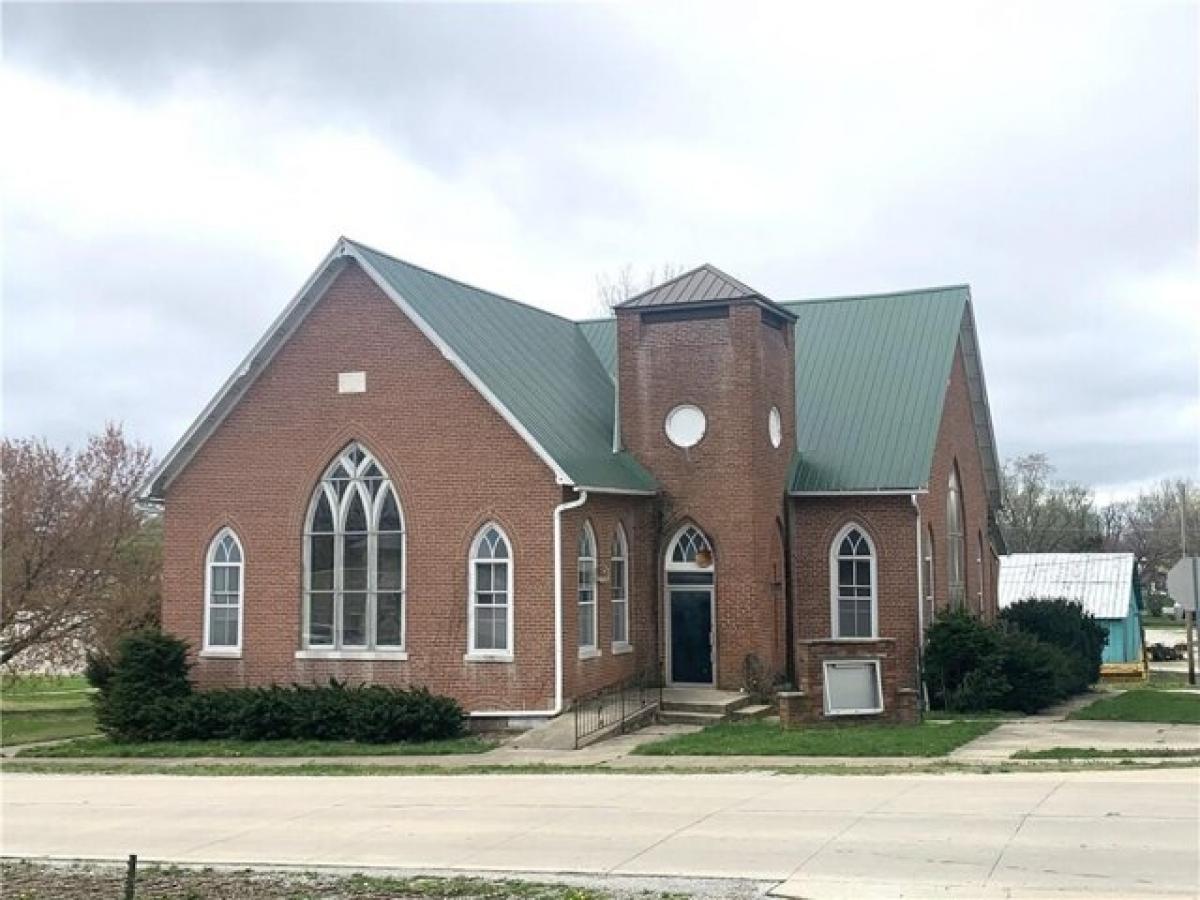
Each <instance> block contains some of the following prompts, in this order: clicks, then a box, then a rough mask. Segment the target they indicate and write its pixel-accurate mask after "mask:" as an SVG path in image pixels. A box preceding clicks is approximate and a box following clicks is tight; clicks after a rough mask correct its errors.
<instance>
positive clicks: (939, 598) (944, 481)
mask: <svg viewBox="0 0 1200 900" xmlns="http://www.w3.org/2000/svg"><path fill="white" fill-rule="evenodd" d="M974 428H975V426H974V420H973V418H972V416H971V396H970V392H969V389H968V387H967V373H966V369H965V367H964V365H963V359H962V350H961V348H958V349H956V350H955V353H954V365H953V368H952V369H951V372H950V382H949V384H948V385H947V386H946V403H945V408H944V411H943V413H942V423H941V426H940V428H939V429H938V437H937V446H936V448H935V450H934V454H933V468H932V470H931V472H930V478H929V493H928V494H924V495H920V496H919V497H918V498H917V503H918V505H919V506H920V508H921V519H922V522H923V523H925V524H928V525H931V526H932V527H933V549H934V554H933V557H934V559H933V576H934V577H933V588H934V590H933V597H934V602H935V605H936V608H937V609H945V608H946V606H947V605H948V604H949V598H948V596H947V581H948V577H947V575H948V571H947V565H948V557H947V547H948V535H947V529H946V493H947V491H948V489H949V485H950V473H951V471H952V470H953V468H954V467H955V466H957V467H958V478H959V484H960V486H961V488H962V501H963V522H964V525H965V528H964V532H965V534H966V543H967V552H966V605H967V609H969V610H972V611H977V612H978V611H981V612H982V614H983V615H984V617H985V618H988V619H991V618H994V617H995V615H996V609H997V592H996V580H997V578H998V575H999V565H997V563H996V561H995V557H994V553H993V551H992V547H991V544H990V540H989V537H988V506H987V504H988V500H987V486H986V483H985V482H984V479H983V467H982V464H981V461H980V457H979V448H978V445H977V444H976V443H975V430H974ZM980 536H982V538H983V550H984V553H983V580H982V581H983V583H982V599H981V597H980V590H981V585H980V577H979V563H978V558H979V537H980ZM928 613H929V611H928V610H927V611H926V621H927V622H928V621H929V619H930V616H929V614H928Z"/></svg>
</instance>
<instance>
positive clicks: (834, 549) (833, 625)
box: [829, 522, 879, 641]
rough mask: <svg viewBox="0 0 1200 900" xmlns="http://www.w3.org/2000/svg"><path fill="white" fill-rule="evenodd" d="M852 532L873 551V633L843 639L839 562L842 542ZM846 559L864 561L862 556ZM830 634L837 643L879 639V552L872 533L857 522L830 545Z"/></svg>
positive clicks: (843, 531)
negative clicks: (840, 612) (860, 537)
mask: <svg viewBox="0 0 1200 900" xmlns="http://www.w3.org/2000/svg"><path fill="white" fill-rule="evenodd" d="M851 531H857V532H858V533H859V534H861V535H862V536H863V540H864V541H866V542H867V549H869V550H870V551H871V556H870V560H871V633H870V635H866V636H864V635H847V636H845V637H843V636H842V633H841V631H842V626H841V616H840V615H839V614H838V612H839V609H838V607H839V604H838V601H839V599H840V593H839V587H840V584H839V578H838V561H839V560H840V559H841V558H842V557H841V553H840V550H841V546H842V541H843V540H845V538H846V535H848V534H849V533H850V532H851ZM846 558H847V559H862V557H861V556H855V557H846ZM829 634H830V635H831V636H832V637H833V639H834V640H836V641H873V640H877V639H878V638H879V551H878V550H877V549H876V547H875V541H874V540H872V539H871V534H870V532H869V531H867V529H865V528H863V526H861V525H859V524H858V523H857V522H847V523H846V524H845V525H844V526H842V529H841V530H840V531H839V532H838V533H837V535H836V536H835V537H834V539H833V541H832V542H830V544H829Z"/></svg>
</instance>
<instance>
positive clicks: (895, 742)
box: [634, 720, 1000, 756]
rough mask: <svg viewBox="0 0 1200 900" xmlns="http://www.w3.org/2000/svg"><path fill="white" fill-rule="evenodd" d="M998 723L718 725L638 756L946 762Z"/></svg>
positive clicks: (657, 745)
mask: <svg viewBox="0 0 1200 900" xmlns="http://www.w3.org/2000/svg"><path fill="white" fill-rule="evenodd" d="M999 724H1000V722H999V720H992V721H967V720H953V721H946V722H924V723H922V724H920V725H845V726H838V725H818V726H813V727H811V728H798V729H795V730H792V731H785V730H784V729H783V728H781V727H780V726H779V724H778V723H776V722H722V723H720V724H719V725H710V726H709V727H708V728H705V729H704V730H703V731H699V732H696V733H694V734H680V735H676V736H675V737H670V738H667V739H665V740H662V741H657V742H655V743H653V744H642V745H641V746H640V747H638V748H637V749H636V750H634V753H637V754H640V755H642V756H945V755H946V754H947V753H949V752H950V751H951V750H953V749H955V748H956V747H961V746H962V745H963V744H965V743H967V741H971V740H974V739H975V738H977V737H979V736H980V735H983V734H987V733H988V732H989V731H991V730H992V729H993V728H995V727H996V726H997V725H999Z"/></svg>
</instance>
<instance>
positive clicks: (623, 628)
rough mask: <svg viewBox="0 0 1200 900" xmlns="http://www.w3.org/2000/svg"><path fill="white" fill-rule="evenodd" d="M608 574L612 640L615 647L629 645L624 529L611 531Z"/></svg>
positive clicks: (627, 556)
mask: <svg viewBox="0 0 1200 900" xmlns="http://www.w3.org/2000/svg"><path fill="white" fill-rule="evenodd" d="M609 575H610V577H611V579H612V640H613V646H614V647H617V648H621V647H627V646H628V645H629V545H628V543H627V542H626V540H625V529H624V528H622V527H621V525H620V523H618V524H617V527H616V530H615V531H614V532H613V539H612V549H611V561H610V565H609Z"/></svg>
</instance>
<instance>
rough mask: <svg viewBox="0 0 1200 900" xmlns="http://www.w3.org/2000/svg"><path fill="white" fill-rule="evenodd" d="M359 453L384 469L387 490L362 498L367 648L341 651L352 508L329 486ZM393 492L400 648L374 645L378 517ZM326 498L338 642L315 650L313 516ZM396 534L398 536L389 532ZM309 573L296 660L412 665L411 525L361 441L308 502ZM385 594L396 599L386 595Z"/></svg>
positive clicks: (305, 554) (329, 469) (354, 487)
mask: <svg viewBox="0 0 1200 900" xmlns="http://www.w3.org/2000/svg"><path fill="white" fill-rule="evenodd" d="M354 447H357V448H358V449H359V450H361V451H362V452H363V453H364V454H365V455H366V456H367V457H368V458H369V459H370V460H371V461H372V462H374V463H375V466H376V467H377V468H378V469H379V472H380V474H381V475H382V476H383V485H381V487H380V490H379V493H378V495H377V496H376V497H375V498H374V500H372V499H371V496H370V494H368V493H367V492H366V490H365V489H364V490H362V491H361V492H360V497H361V500H362V503H363V506H364V511H365V512H366V515H367V560H368V571H367V589H366V594H367V598H368V599H367V629H366V631H367V643H366V644H365V645H363V644H351V645H348V646H341V645H340V641H341V633H342V604H341V603H339V602H338V598H339V597H341V596H342V595H343V593H344V590H343V584H342V581H343V577H344V574H345V573H344V570H343V566H342V554H343V547H342V543H343V542H342V540H340V538H341V536H342V535H343V534H344V530H343V526H344V524H345V522H344V519H345V516H346V515H347V514H348V512H349V509H350V504H349V502H348V501H347V502H345V504H344V507H345V508H343V504H342V503H340V502H339V501H338V499H337V496H336V495H335V494H334V492H333V489H332V488H330V487H328V486H327V484H326V482H327V480H328V479H329V476H330V474H331V473H332V472H333V471H334V470H335V469H336V468H337V466H338V464H339V463H340V462H341V461H342V459H343V458H344V457H345V456H346V455H347V453H349V451H350V450H351V449H352V448H354ZM384 486H386V487H388V488H390V490H391V493H392V496H393V497H394V498H395V500H396V511H397V512H398V513H399V514H400V531H399V534H400V591H399V593H400V643H399V644H373V642H374V640H375V632H376V628H377V627H378V623H377V622H376V605H375V603H373V602H372V600H371V598H372V597H375V598H376V599H377V598H378V584H377V581H378V575H379V570H378V545H379V516H380V514H381V513H382V511H383V503H384V496H385V493H386V492H385V491H384V490H383V487H384ZM355 490H357V485H355V484H354V483H353V482H352V483H351V484H350V485H349V486H348V487H347V489H346V491H347V494H349V493H350V492H352V491H355ZM322 496H326V497H327V498H328V500H329V503H330V507H331V509H332V512H333V515H334V517H335V524H334V531H333V535H334V541H333V590H332V594H333V596H334V611H333V637H334V643H332V644H313V645H310V644H309V643H308V637H309V614H310V612H311V610H310V594H311V591H310V590H309V584H310V583H311V575H312V537H313V532H312V523H313V516H314V515H315V514H316V510H317V504H318V502H319V501H320V499H321V497H322ZM387 533H388V534H393V533H395V532H387ZM303 542H304V552H303V560H304V571H303V572H302V573H301V579H302V581H301V585H300V628H301V633H300V649H299V651H298V652H297V654H296V659H365V660H371V659H407V658H408V654H407V653H406V652H405V651H406V650H407V647H408V644H407V641H408V519H407V517H406V516H405V515H404V505H403V504H402V503H401V502H400V493H399V492H398V491H397V490H396V485H395V483H394V482H393V481H392V478H391V476H390V475H389V474H388V472H387V470H386V469H385V468H384V467H383V463H381V462H380V461H379V458H378V457H377V456H375V454H373V453H371V451H370V450H368V449H367V448H366V446H364V445H363V443H362V442H361V441H351V442H350V443H349V444H347V445H346V446H345V447H343V448H342V449H341V450H340V451H339V452H338V454H337V456H335V457H334V458H333V460H332V461H331V462H330V463H329V465H328V466H326V467H325V471H324V472H322V473H321V478H320V480H319V481H318V482H317V487H316V489H315V490H314V491H313V494H312V498H311V499H310V500H309V502H308V511H307V512H306V513H305V517H304V538H303ZM372 558H374V559H376V565H375V567H373V568H372V567H371V566H370V560H371V559H372ZM385 593H395V592H394V591H387V592H385Z"/></svg>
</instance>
